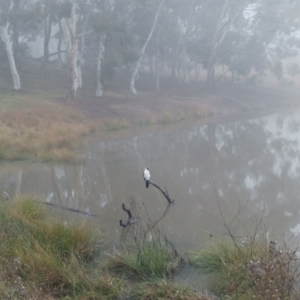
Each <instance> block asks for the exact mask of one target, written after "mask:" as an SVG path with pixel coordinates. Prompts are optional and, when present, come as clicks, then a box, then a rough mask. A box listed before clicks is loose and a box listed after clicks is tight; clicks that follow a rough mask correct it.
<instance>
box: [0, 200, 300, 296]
mask: <svg viewBox="0 0 300 300" xmlns="http://www.w3.org/2000/svg"><path fill="white" fill-rule="evenodd" d="M42 201H43V200H42V199H39V198H37V197H35V196H32V195H19V196H18V197H16V198H14V199H7V198H4V197H1V200H0V232H1V234H0V242H1V248H0V256H1V259H0V270H1V271H0V282H1V283H0V297H1V299H32V300H40V299H46V300H56V299H75V300H76V299H77V300H87V299H90V300H96V299H101V300H114V299H119V300H121V299H124V300H125V299H132V300H156V299H172V300H212V299H225V298H226V299H232V300H233V299H245V300H247V299H252V298H255V299H261V300H266V299H270V300H271V299H298V298H299V292H298V288H297V287H298V278H299V271H300V268H299V263H298V258H297V254H296V250H295V248H291V247H289V246H288V245H287V244H286V243H285V242H283V243H278V244H277V243H276V242H275V241H270V240H268V238H267V232H266V231H264V230H265V229H262V228H261V227H262V226H263V222H262V221H263V220H260V221H259V222H258V223H257V227H256V230H254V231H253V233H251V232H248V236H245V237H244V238H243V240H241V239H240V237H236V236H235V235H233V233H232V231H231V228H230V226H229V227H226V230H227V231H228V233H229V238H225V239H222V240H219V239H217V238H215V237H211V241H210V242H208V243H207V244H206V245H199V246H200V247H201V248H200V250H194V251H192V252H191V251H189V249H186V250H185V252H186V253H180V252H178V251H177V249H176V245H174V244H173V243H172V241H171V240H169V238H168V236H167V235H166V234H165V233H164V232H163V231H161V230H160V229H159V228H158V227H156V226H153V223H151V219H150V217H149V220H148V224H145V226H143V224H141V223H139V222H135V223H131V224H127V226H125V227H123V231H122V232H123V233H122V234H124V235H127V241H126V240H125V239H123V242H122V243H121V244H120V245H118V246H117V247H116V246H114V245H111V244H110V243H108V240H107V237H106V235H105V228H101V227H99V225H98V224H97V222H92V220H91V218H86V219H83V220H81V221H79V219H78V218H77V219H76V220H74V219H65V218H64V219H62V218H60V217H59V208H58V207H55V208H53V207H52V208H49V206H46V205H44V204H43V203H42ZM130 208H131V209H132V212H133V214H134V216H135V217H138V210H137V208H136V207H135V206H131V207H130ZM136 214H137V215H136ZM151 224H152V226H151ZM149 233H151V234H149ZM129 237H130V239H128V238H129ZM186 266H189V267H194V268H196V269H199V275H200V274H201V277H200V276H199V277H198V278H197V287H198V288H199V287H200V286H202V287H203V286H205V287H206V288H207V289H209V292H208V290H206V292H205V294H206V295H203V293H200V292H199V291H197V290H195V289H193V288H192V287H191V286H190V285H189V283H188V282H186V281H184V282H183V281H180V280H178V279H177V280H174V278H175V277H176V276H177V275H178V274H180V272H181V270H182V268H183V267H186ZM203 274H207V275H208V277H207V278H206V281H208V283H205V284H204V285H203V282H202V281H203V280H204V277H203ZM212 293H213V294H214V296H212ZM207 294H210V295H211V296H207Z"/></svg>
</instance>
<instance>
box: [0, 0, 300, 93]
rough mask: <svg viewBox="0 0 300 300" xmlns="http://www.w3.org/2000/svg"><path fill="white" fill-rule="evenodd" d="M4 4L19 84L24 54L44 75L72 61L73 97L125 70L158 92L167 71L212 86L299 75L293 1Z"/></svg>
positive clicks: (4, 49)
mask: <svg viewBox="0 0 300 300" xmlns="http://www.w3.org/2000/svg"><path fill="white" fill-rule="evenodd" d="M0 7H1V8H0V12H1V27H0V29H1V43H0V57H1V60H2V61H7V60H9V62H10V71H11V73H12V76H13V87H14V89H15V90H19V89H21V87H22V81H23V80H22V78H21V79H20V78H19V77H20V76H19V72H20V71H21V72H22V67H21V62H24V61H31V62H38V63H39V64H41V68H42V74H43V76H45V74H46V72H47V68H48V69H49V68H52V67H54V68H57V69H61V68H63V69H65V70H68V69H69V74H70V75H69V78H68V76H66V81H69V90H66V93H70V96H71V97H73V98H76V97H77V96H78V91H79V90H80V89H81V88H84V87H85V86H84V85H85V84H86V87H88V88H89V89H93V93H92V94H93V96H94V97H102V96H103V95H105V89H106V87H107V86H109V84H110V83H111V82H112V81H113V80H114V79H115V78H116V77H117V76H120V74H122V75H123V78H124V76H125V78H126V79H127V80H125V82H124V84H127V87H128V89H130V90H131V92H132V93H133V94H136V93H138V88H136V86H135V85H136V84H138V83H136V81H137V82H138V79H139V76H143V75H145V74H151V77H150V79H149V80H148V81H149V82H148V84H149V89H152V90H153V91H159V90H160V89H161V88H162V86H163V85H164V80H165V79H166V78H171V79H172V80H173V81H179V82H180V83H184V84H188V83H189V82H191V81H196V82H197V81H203V82H206V85H207V87H209V88H218V87H217V85H218V84H220V83H221V84H248V85H253V86H255V85H267V86H268V85H270V84H273V85H281V86H292V85H297V83H298V75H299V71H300V68H299V64H298V63H299V59H298V53H299V47H300V44H299V26H300V25H299V24H300V20H299V14H300V4H299V1H296V0H294V1H288V0H285V1H267V0H254V1H251V0H241V1H234V0H224V1H218V0H212V1H207V0H203V1H201V0H200V1H193V0H184V1H176V0H156V1H147V0H128V1H121V0H110V1H107V0H105V1H103V0H96V1H86V0H84V1H82V0H69V1H67V0H65V1H64V0H56V1H49V0H43V1H37V0H35V1H29V0H27V1H25V0H20V1H5V0H1V1H0ZM7 54H8V55H7ZM28 68H29V67H28ZM129 78H130V80H129ZM128 81H130V82H128Z"/></svg>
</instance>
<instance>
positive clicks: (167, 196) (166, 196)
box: [149, 181, 175, 204]
mask: <svg viewBox="0 0 300 300" xmlns="http://www.w3.org/2000/svg"><path fill="white" fill-rule="evenodd" d="M149 184H151V185H153V186H154V187H155V188H157V189H158V190H159V191H160V192H161V193H162V194H163V195H164V196H165V198H166V199H167V200H168V202H169V203H170V204H174V202H175V200H172V199H171V198H170V196H169V192H168V190H167V189H166V188H165V191H163V190H162V189H161V188H160V187H159V186H158V185H157V184H155V183H154V182H151V181H149Z"/></svg>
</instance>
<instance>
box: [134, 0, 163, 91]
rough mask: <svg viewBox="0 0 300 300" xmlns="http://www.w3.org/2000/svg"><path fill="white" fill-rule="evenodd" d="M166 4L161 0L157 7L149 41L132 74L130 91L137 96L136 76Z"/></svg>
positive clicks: (140, 54) (144, 46) (145, 44)
mask: <svg viewBox="0 0 300 300" xmlns="http://www.w3.org/2000/svg"><path fill="white" fill-rule="evenodd" d="M164 2H165V0H160V2H159V4H158V6H157V9H156V11H155V14H154V19H153V23H152V25H151V28H150V31H149V34H148V36H147V39H146V40H145V42H144V45H143V47H142V49H141V50H140V53H139V58H138V60H137V62H136V64H135V67H134V70H133V72H132V75H131V80H130V90H131V92H132V93H133V94H137V91H136V89H135V79H136V76H137V74H138V71H139V69H140V65H141V61H142V59H143V56H144V54H145V51H146V48H147V45H148V43H149V41H150V39H151V37H152V35H153V32H154V30H155V27H156V24H157V20H158V17H159V14H160V11H161V9H162V6H163V5H164Z"/></svg>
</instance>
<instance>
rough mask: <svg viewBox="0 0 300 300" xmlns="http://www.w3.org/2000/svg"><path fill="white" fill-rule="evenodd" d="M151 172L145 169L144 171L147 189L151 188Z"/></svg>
mask: <svg viewBox="0 0 300 300" xmlns="http://www.w3.org/2000/svg"><path fill="white" fill-rule="evenodd" d="M150 177H151V176H150V172H149V169H148V168H145V170H144V180H145V182H146V188H148V187H149V182H150Z"/></svg>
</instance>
